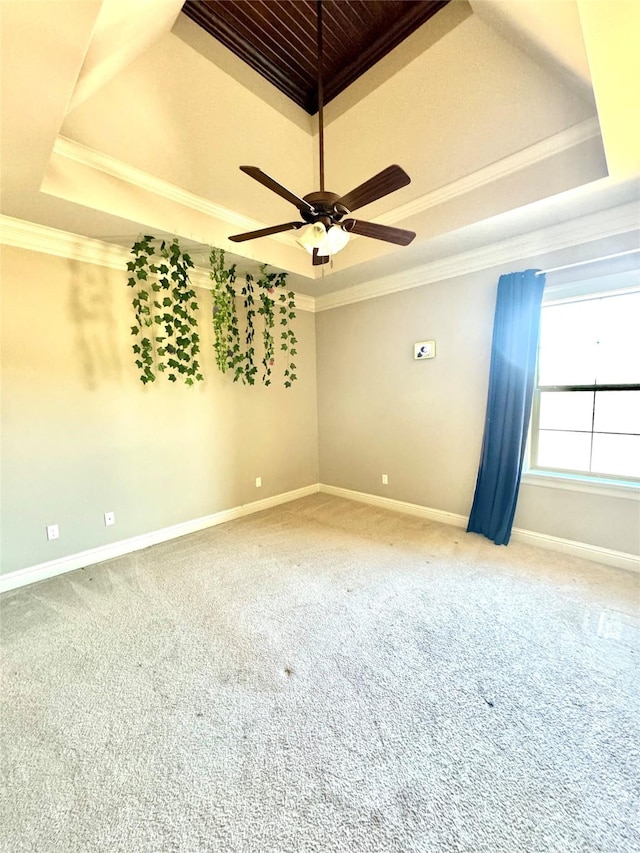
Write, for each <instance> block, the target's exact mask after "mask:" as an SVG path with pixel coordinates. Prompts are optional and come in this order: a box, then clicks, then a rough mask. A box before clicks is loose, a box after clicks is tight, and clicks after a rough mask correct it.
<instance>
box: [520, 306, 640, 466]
mask: <svg viewBox="0 0 640 853" xmlns="http://www.w3.org/2000/svg"><path fill="white" fill-rule="evenodd" d="M530 469H531V470H533V471H539V472H545V471H547V472H562V473H567V474H573V475H576V474H579V475H586V476H588V477H593V478H604V479H609V480H610V479H616V480H630V481H640V291H635V292H625V293H620V292H617V293H611V294H607V293H601V294H598V295H589V296H582V297H579V298H571V299H563V300H557V301H555V302H548V303H546V304H544V305H543V307H542V316H541V326H540V347H539V352H538V376H537V384H536V389H535V394H534V400H533V410H532V426H531V461H530Z"/></svg>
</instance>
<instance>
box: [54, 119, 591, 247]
mask: <svg viewBox="0 0 640 853" xmlns="http://www.w3.org/2000/svg"><path fill="white" fill-rule="evenodd" d="M596 137H597V138H599V137H600V124H599V122H598V119H597V117H596V116H593V117H591V118H589V119H586V120H585V121H583V122H580V123H579V124H576V125H574V126H573V127H569V128H567V129H566V130H563V131H560V133H556V134H554V135H553V136H550V137H548V138H547V139H543V140H542V141H540V142H536V143H534V144H533V145H529V146H528V147H527V148H523V149H522V150H521V151H517V152H516V153H515V154H510V155H509V156H508V157H503V158H502V159H501V160H497V161H496V162H495V163H491V164H490V165H489V166H485V167H483V168H482V169H478V170H477V171H475V172H472V173H471V174H470V175H465V176H464V177H463V178H459V179H458V180H456V181H451V182H450V183H448V184H445V185H444V186H442V187H439V188H438V189H437V190H433V191H432V192H428V193H425V195H422V196H420V197H419V198H416V199H413V200H412V201H410V202H407V204H403V205H400V206H399V207H395V208H393V209H392V210H389V211H387V212H386V213H385V214H383V215H381V216H378V217H376V220H377V221H379V222H380V223H381V224H383V225H393V224H395V223H396V222H401V221H403V220H405V219H408V218H410V217H411V216H416V215H418V214H420V213H422V212H423V211H425V210H428V209H429V208H432V207H436V206H437V205H439V204H444V203H445V202H447V201H450V200H451V199H454V198H457V197H458V196H461V195H465V194H466V193H469V192H472V191H473V190H476V189H479V188H480V187H484V186H486V185H487V184H490V183H492V182H493V181H497V180H499V179H500V178H504V177H507V176H509V175H512V174H514V173H515V172H519V171H520V170H522V169H526V168H527V167H529V166H533V165H535V164H536V163H540V162H542V161H543V160H546V159H547V158H549V157H552V156H554V155H557V154H561V153H562V152H563V151H568V150H569V149H571V148H574V147H575V146H576V145H580V144H581V143H583V142H587V141H588V140H590V139H595V138H596ZM53 153H54V154H57V155H58V156H60V157H64V158H66V159H67V160H71V161H72V162H74V163H78V164H79V165H81V166H84V167H86V168H89V169H96V170H97V171H99V172H102V173H104V174H106V175H109V176H110V177H112V178H116V179H118V180H120V181H124V182H125V183H128V184H131V185H133V186H136V187H138V188H140V189H142V190H145V191H147V192H150V193H153V194H155V195H159V196H160V197H162V198H166V199H168V200H169V201H172V202H174V203H176V204H180V205H182V206H183V207H188V208H190V209H192V210H196V211H198V212H199V213H204V214H205V215H206V216H210V217H211V218H213V219H218V220H220V221H222V222H226V223H227V224H228V225H230V226H231V227H233V228H235V229H239V230H242V231H251V230H254V229H257V228H264V227H265V224H264V223H263V222H258V221H257V220H255V219H250V218H249V217H246V216H242V215H240V214H239V213H236V212H235V211H233V210H230V209H229V208H226V207H222V206H221V205H219V204H216V203H215V202H212V201H209V200H208V199H206V198H203V197H202V196H199V195H196V194H195V193H191V192H189V191H188V190H184V189H181V188H180V187H178V186H176V185H175V184H171V183H169V182H168V181H164V180H162V179H161V178H157V177H155V176H154V175H151V174H150V173H149V172H145V171H143V170H142V169H138V168H136V167H135V166H130V165H129V164H128V163H124V162H123V161H122V160H118V159H116V158H115V157H112V156H111V155H109V154H103V153H102V152H100V151H97V150H96V149H94V148H89V147H88V146H87V145H83V144H82V143H80V142H76V141H75V140H73V139H69V138H67V137H65V136H58V137H57V139H56V142H55V145H54V147H53ZM270 239H272V240H277V241H278V242H280V243H284V244H285V245H291V242H292V241H291V236H290V235H287V234H274V235H272V236H271V238H270Z"/></svg>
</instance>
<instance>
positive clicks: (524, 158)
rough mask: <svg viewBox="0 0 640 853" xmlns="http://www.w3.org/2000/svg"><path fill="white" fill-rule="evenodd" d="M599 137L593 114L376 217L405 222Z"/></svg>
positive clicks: (384, 220)
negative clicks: (432, 208)
mask: <svg viewBox="0 0 640 853" xmlns="http://www.w3.org/2000/svg"><path fill="white" fill-rule="evenodd" d="M596 137H597V138H599V137H600V124H599V122H598V119H597V118H596V117H595V116H593V117H592V118H589V119H587V120H586V121H583V122H580V124H576V125H573V127H569V128H567V129H566V130H562V131H560V133H556V134H554V135H553V136H549V137H548V138H547V139H543V140H542V141H541V142H536V143H534V144H533V145H529V146H528V147H527V148H523V149H522V150H521V151H517V152H516V153H515V154H510V155H509V156H508V157H503V158H502V159H501V160H496V162H495V163H491V164H490V165H489V166H485V167H483V168H482V169H478V170H477V171H475V172H472V173H471V174H470V175H465V176H464V177H463V178H459V179H458V180H456V181H451V182H450V183H448V184H445V185H444V186H442V187H439V188H438V189H437V190H433V191H432V192H429V193H425V195H422V196H420V197H419V198H416V199H413V201H409V202H407V203H406V204H403V205H400V206H399V207H395V208H393V209H392V210H389V211H387V213H385V214H383V215H382V216H377V217H376V221H377V222H380V223H381V224H383V225H394V224H395V223H396V222H402V221H403V220H405V219H408V218H409V217H411V216H416V215H417V214H419V213H422V212H423V211H425V210H428V209H429V208H431V207H437V205H439V204H444V203H445V202H447V201H451V199H453V198H457V197H458V196H461V195H465V194H466V193H470V192H472V191H473V190H477V189H479V188H480V187H484V186H486V185H487V184H490V183H493V181H497V180H500V179H501V178H506V177H508V176H509V175H513V174H514V173H515V172H519V171H520V170H522V169H526V168H528V167H529V166H535V165H536V164H537V163H540V162H542V161H543V160H547V159H548V158H549V157H553V156H555V155H557V154H561V153H562V152H563V151H568V150H569V149H571V148H574V147H575V146H576V145H581V144H582V143H583V142H588V141H589V140H590V139H595V138H596Z"/></svg>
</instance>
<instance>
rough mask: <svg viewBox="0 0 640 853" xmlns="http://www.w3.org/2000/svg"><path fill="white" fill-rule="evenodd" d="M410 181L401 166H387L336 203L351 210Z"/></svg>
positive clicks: (375, 199)
mask: <svg viewBox="0 0 640 853" xmlns="http://www.w3.org/2000/svg"><path fill="white" fill-rule="evenodd" d="M241 168H242V167H241ZM410 183H411V178H410V177H409V175H407V173H406V172H405V171H404V169H401V168H400V166H395V165H394V166H387V168H386V169H383V170H382V171H381V172H378V174H377V175H374V176H373V178H369V180H368V181H365V182H364V184H360V186H359V187H356V188H355V189H354V190H351V192H350V193H347V194H346V195H343V196H342V198H339V199H338V201H337V202H336V205H342V206H343V207H346V208H347V210H348V211H349V212H351V211H353V210H357V209H358V208H359V207H364V206H365V204H370V203H371V202H372V201H377V200H378V199H379V198H382V197H383V196H385V195H388V194H389V193H392V192H395V190H399V189H400V187H406V186H407V184H410Z"/></svg>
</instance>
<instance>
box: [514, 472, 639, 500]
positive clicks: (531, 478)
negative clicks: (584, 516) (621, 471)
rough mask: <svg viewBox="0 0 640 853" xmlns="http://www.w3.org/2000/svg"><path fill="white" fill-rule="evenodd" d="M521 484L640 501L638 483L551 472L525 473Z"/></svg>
mask: <svg viewBox="0 0 640 853" xmlns="http://www.w3.org/2000/svg"><path fill="white" fill-rule="evenodd" d="M522 483H524V484H525V485H527V486H541V487H543V488H545V489H564V490H565V491H569V492H587V493H588V494H593V495H602V496H603V497H612V498H630V499H631V500H640V483H630V482H625V481H623V480H603V479H596V478H595V477H582V476H580V475H578V474H560V473H558V474H555V473H553V472H552V471H526V472H525V473H524V474H523V475H522Z"/></svg>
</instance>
